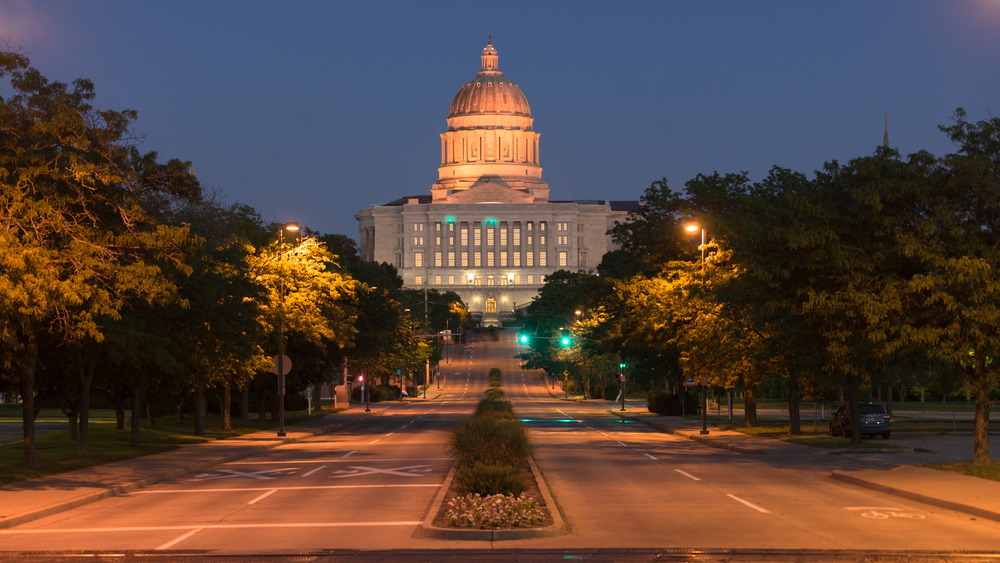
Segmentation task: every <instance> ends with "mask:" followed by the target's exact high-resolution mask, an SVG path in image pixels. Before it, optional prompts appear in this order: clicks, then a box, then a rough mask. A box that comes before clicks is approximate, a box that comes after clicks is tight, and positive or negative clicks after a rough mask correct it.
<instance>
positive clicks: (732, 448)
mask: <svg viewBox="0 0 1000 563" xmlns="http://www.w3.org/2000/svg"><path fill="white" fill-rule="evenodd" d="M608 412H609V413H611V414H613V415H615V416H617V417H619V418H621V419H622V420H632V421H635V422H642V423H643V424H645V425H647V426H649V427H651V428H655V429H657V430H659V431H660V432H666V433H667V434H676V435H677V436H684V437H685V438H687V439H688V440H694V441H695V442H700V443H702V444H705V445H706V446H711V447H713V448H719V449H722V450H729V451H731V452H736V453H738V454H747V455H763V454H766V453H767V450H761V449H757V448H745V447H743V446H737V445H734V444H723V443H722V442H719V441H718V440H713V439H711V438H703V437H702V436H701V435H700V434H691V433H689V432H688V431H686V430H675V429H673V428H668V427H667V426H664V425H662V424H657V423H655V422H650V421H648V420H643V419H641V418H632V417H629V416H627V415H624V414H620V413H619V412H616V411H614V410H608Z"/></svg>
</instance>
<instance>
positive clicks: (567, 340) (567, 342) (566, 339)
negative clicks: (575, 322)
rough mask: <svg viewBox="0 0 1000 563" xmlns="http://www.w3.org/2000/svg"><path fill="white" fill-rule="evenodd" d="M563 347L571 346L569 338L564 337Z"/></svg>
mask: <svg viewBox="0 0 1000 563" xmlns="http://www.w3.org/2000/svg"><path fill="white" fill-rule="evenodd" d="M562 345H563V346H569V337H568V336H563V339H562Z"/></svg>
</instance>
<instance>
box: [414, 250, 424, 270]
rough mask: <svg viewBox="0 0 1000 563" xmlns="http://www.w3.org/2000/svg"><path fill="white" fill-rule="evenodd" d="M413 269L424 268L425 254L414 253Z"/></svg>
mask: <svg viewBox="0 0 1000 563" xmlns="http://www.w3.org/2000/svg"><path fill="white" fill-rule="evenodd" d="M413 267H414V268H423V267H424V253H423V252H414V253H413Z"/></svg>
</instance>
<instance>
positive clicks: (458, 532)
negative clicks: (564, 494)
mask: <svg viewBox="0 0 1000 563" xmlns="http://www.w3.org/2000/svg"><path fill="white" fill-rule="evenodd" d="M528 465H530V466H531V473H532V474H534V476H535V482H536V483H538V489H539V490H540V491H541V493H542V499H543V500H544V501H545V506H546V508H548V509H549V514H551V515H552V520H553V523H552V525H551V526H547V527H545V528H517V529H510V528H504V529H491V530H482V529H480V530H469V529H461V528H439V527H437V526H434V525H433V524H430V523H429V522H434V518H435V517H436V516H437V514H438V513H439V512H440V511H441V506H442V505H443V504H444V497H445V496H447V494H448V490H449V489H450V488H451V482H452V480H454V479H455V472H456V470H457V468H458V461H457V460H456V461H455V462H454V463H453V464H452V466H451V469H450V470H449V471H448V476H447V477H446V478H445V480H444V484H443V485H441V490H439V491H438V494H437V496H435V497H434V502H433V503H431V511H430V513H429V514H428V515H427V517H426V518H424V522H423V523H422V524H421V525H420V535H421V536H422V537H425V538H435V539H442V540H465V541H499V540H523V539H531V538H548V537H552V536H559V535H562V534H565V533H567V530H566V522H565V521H564V520H563V517H562V513H561V511H560V510H559V506H558V505H556V501H555V499H554V498H553V497H552V493H550V492H549V487H548V486H547V485H546V484H545V479H544V478H542V472H541V471H540V470H539V469H538V465H537V464H536V463H535V458H532V457H529V458H528Z"/></svg>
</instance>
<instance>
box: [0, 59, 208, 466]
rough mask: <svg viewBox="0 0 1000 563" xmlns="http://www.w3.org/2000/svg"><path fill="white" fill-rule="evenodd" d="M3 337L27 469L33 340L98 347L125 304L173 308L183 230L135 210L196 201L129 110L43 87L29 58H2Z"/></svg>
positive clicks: (186, 178)
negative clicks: (162, 198)
mask: <svg viewBox="0 0 1000 563" xmlns="http://www.w3.org/2000/svg"><path fill="white" fill-rule="evenodd" d="M0 78H8V79H9V81H10V82H9V89H8V90H9V91H11V92H13V95H11V96H10V97H9V98H7V99H2V100H0V208H2V210H3V211H2V213H0V271H3V273H4V275H3V276H2V277H0V323H2V325H0V326H2V329H0V338H2V340H3V349H4V354H3V360H2V361H3V365H4V370H5V371H9V370H16V371H17V378H18V380H19V382H20V390H21V396H22V418H23V425H24V442H25V449H24V455H25V462H26V463H29V464H31V463H34V462H35V452H34V409H35V407H34V399H35V375H36V370H37V367H38V360H39V343H40V341H41V339H42V338H43V337H44V335H45V334H46V333H48V334H52V335H57V338H58V339H59V340H62V341H64V342H67V343H79V342H85V341H88V340H91V341H94V342H98V343H99V342H101V341H102V340H103V339H104V327H103V326H102V322H104V320H106V319H111V320H117V318H118V316H119V311H120V309H121V308H122V306H123V304H124V303H125V298H124V297H126V296H134V297H136V298H139V299H144V300H147V301H150V302H153V301H161V300H164V299H169V297H170V296H171V295H172V294H173V293H174V292H175V288H174V287H173V286H172V285H171V284H170V283H169V280H168V279H167V278H166V277H165V276H164V275H163V274H162V268H164V267H177V268H181V269H183V267H184V266H183V259H182V256H181V250H180V249H182V248H183V247H184V241H185V240H186V238H187V236H188V235H187V230H186V229H185V228H183V227H167V226H164V225H158V224H156V223H155V222H154V221H152V220H151V218H150V217H149V216H148V215H147V214H146V213H145V211H144V207H143V203H144V202H145V200H146V199H147V198H155V197H156V196H158V195H160V194H171V195H174V196H181V197H189V198H197V197H198V195H199V193H200V189H201V188H200V185H199V184H198V182H197V180H196V179H195V177H194V174H193V173H191V172H190V163H187V162H181V161H178V160H171V161H169V162H167V163H166V164H159V163H158V162H157V155H156V153H148V154H146V155H140V154H139V152H138V150H137V149H136V148H135V145H134V142H135V140H136V138H135V137H134V136H133V135H132V133H131V131H130V129H129V127H130V125H131V123H132V122H133V121H134V120H135V119H136V116H137V114H136V112H134V111H131V110H124V111H113V110H103V111H102V110H98V109H96V108H94V107H93V106H92V105H91V102H92V101H93V99H94V97H95V94H94V88H93V84H92V83H91V82H90V81H88V80H85V79H77V80H75V81H74V82H73V85H72V87H70V86H69V85H67V84H64V83H61V82H50V81H48V80H47V79H46V78H44V77H43V76H42V75H41V74H40V73H39V72H38V71H37V70H36V69H34V68H31V67H30V66H29V61H28V59H27V58H26V57H24V56H23V55H21V54H19V53H13V52H10V51H7V52H2V53H0Z"/></svg>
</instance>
